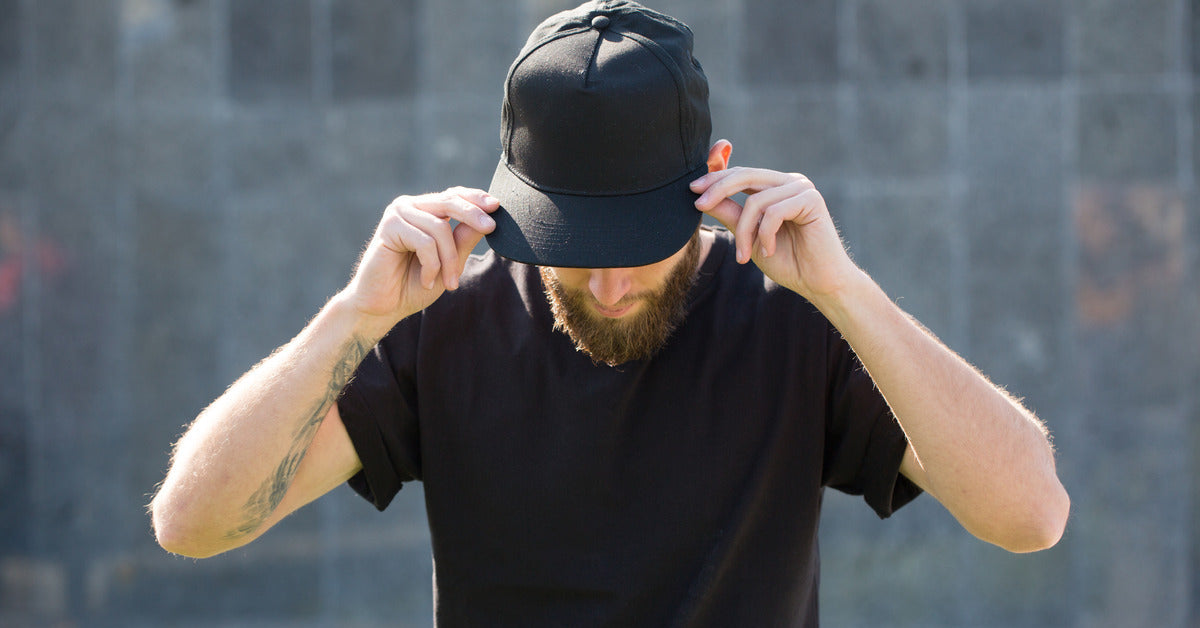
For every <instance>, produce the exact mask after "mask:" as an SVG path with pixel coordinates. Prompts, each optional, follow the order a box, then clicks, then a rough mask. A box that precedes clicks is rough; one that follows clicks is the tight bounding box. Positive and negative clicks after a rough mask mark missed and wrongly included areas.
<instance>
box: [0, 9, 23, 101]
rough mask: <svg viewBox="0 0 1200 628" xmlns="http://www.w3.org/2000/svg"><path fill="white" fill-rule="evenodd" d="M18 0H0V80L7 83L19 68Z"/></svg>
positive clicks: (19, 23) (19, 14)
mask: <svg viewBox="0 0 1200 628" xmlns="http://www.w3.org/2000/svg"><path fill="white" fill-rule="evenodd" d="M21 13H22V12H21V3H20V0H0V81H3V83H0V84H3V85H9V84H10V83H9V81H14V80H15V79H16V75H17V74H18V73H19V72H20V70H21V43H22V41H23V39H24V37H23V36H22V33H21Z"/></svg>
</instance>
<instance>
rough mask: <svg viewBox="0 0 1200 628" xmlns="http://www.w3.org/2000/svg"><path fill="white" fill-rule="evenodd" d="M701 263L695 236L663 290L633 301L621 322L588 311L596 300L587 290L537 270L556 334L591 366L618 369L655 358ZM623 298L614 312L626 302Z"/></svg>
mask: <svg viewBox="0 0 1200 628" xmlns="http://www.w3.org/2000/svg"><path fill="white" fill-rule="evenodd" d="M699 259H700V238H699V231H697V233H696V235H693V236H692V239H691V240H690V241H689V242H688V244H687V250H686V251H685V253H684V256H683V259H681V260H680V261H679V263H678V264H676V265H675V267H674V268H672V269H671V271H670V274H668V275H667V279H666V281H664V282H663V285H662V287H661V288H659V289H658V290H657V291H655V292H651V293H649V294H646V293H642V294H641V295H639V296H635V297H633V299H631V301H640V302H642V309H641V311H639V312H635V313H633V314H630V315H629V316H625V317H622V318H616V319H613V318H607V317H605V316H602V315H600V314H598V313H596V312H595V311H594V310H593V309H592V306H591V302H593V301H594V300H595V299H594V297H593V296H592V295H591V294H590V293H589V292H588V291H586V290H576V289H571V288H567V287H566V286H564V285H562V283H561V282H559V280H558V277H557V276H556V275H555V274H554V271H552V270H550V269H549V268H539V269H538V271H539V272H540V273H541V276H542V286H543V287H544V288H545V291H546V300H547V301H549V303H550V312H551V313H552V314H553V315H554V329H556V330H558V331H562V332H565V333H566V334H567V336H568V337H570V338H571V341H572V342H574V343H575V349H576V350H578V351H581V352H583V353H584V354H586V355H587V356H588V357H590V358H591V359H592V362H594V363H597V364H600V363H604V364H607V365H609V366H616V365H618V364H623V363H625V362H629V361H631V360H645V359H649V358H651V357H653V356H654V354H656V353H658V350H659V349H661V348H662V347H663V345H665V344H666V342H667V339H668V338H670V337H671V334H672V333H673V332H674V331H675V329H676V328H678V327H679V325H680V323H682V322H683V319H684V318H685V317H686V316H687V296H688V292H689V291H690V290H691V288H692V284H693V283H695V280H696V264H697V262H698V261H699ZM626 299H629V297H626V298H624V299H622V300H621V302H618V304H617V307H621V305H622V303H626Z"/></svg>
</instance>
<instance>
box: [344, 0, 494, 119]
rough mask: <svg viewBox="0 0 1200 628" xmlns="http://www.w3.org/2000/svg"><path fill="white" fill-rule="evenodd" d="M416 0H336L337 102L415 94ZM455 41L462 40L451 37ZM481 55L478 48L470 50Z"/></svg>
mask: <svg viewBox="0 0 1200 628" xmlns="http://www.w3.org/2000/svg"><path fill="white" fill-rule="evenodd" d="M416 4H417V3H416V2H415V1H414V0H404V1H401V2H388V3H379V2H371V1H369V0H334V2H333V5H332V7H331V11H332V16H331V19H332V28H331V31H332V44H331V47H332V57H333V58H332V68H333V84H332V87H333V98H334V100H335V101H351V100H361V99H380V98H396V97H400V96H407V95H411V94H412V93H413V91H414V88H415V85H416V82H417V77H418V69H419V61H420V59H419V57H418V50H419V49H418V42H419V41H420V33H419V32H418V30H417V28H418V26H419V24H420V22H419V19H418V18H417V15H418V14H417V6H416ZM448 39H451V40H453V41H461V40H460V39H459V38H457V37H450V38H448ZM465 48H467V49H468V50H472V51H475V52H476V53H478V48H476V47H475V46H473V45H472V46H465Z"/></svg>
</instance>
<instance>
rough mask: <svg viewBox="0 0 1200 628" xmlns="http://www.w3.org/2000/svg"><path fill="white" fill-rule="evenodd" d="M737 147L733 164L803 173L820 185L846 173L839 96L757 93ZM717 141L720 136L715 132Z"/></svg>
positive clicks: (783, 91)
mask: <svg viewBox="0 0 1200 628" xmlns="http://www.w3.org/2000/svg"><path fill="white" fill-rule="evenodd" d="M749 99H750V102H749V103H748V105H747V106H748V108H749V109H750V110H751V111H753V115H746V116H744V118H743V119H742V120H741V128H740V129H739V131H740V132H739V133H738V135H737V138H736V139H737V141H736V142H735V144H734V152H733V157H734V159H735V163H742V164H746V165H753V166H762V167H767V168H773V169H776V170H782V171H786V172H792V171H794V172H803V173H804V174H805V175H807V176H809V177H811V178H812V179H813V180H814V181H815V182H816V183H817V184H818V185H820V183H821V180H822V179H825V178H829V177H839V176H845V175H846V174H848V173H847V170H848V166H847V163H846V162H847V159H846V154H845V151H846V146H847V145H848V144H849V142H847V141H846V138H844V137H843V136H842V134H841V129H842V128H844V125H843V124H841V119H842V118H843V117H844V115H845V114H844V113H843V109H842V107H841V106H840V101H839V99H838V97H837V95H836V94H833V93H797V92H796V91H795V90H766V89H763V90H754V91H752V92H751V93H750V94H749ZM717 137H721V135H719V134H717Z"/></svg>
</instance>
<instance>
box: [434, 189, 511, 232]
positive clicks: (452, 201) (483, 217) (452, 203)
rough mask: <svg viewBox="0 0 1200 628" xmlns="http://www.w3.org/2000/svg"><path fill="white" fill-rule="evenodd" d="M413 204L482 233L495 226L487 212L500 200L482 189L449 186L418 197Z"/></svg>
mask: <svg viewBox="0 0 1200 628" xmlns="http://www.w3.org/2000/svg"><path fill="white" fill-rule="evenodd" d="M414 205H415V206H416V207H418V208H420V209H422V210H424V211H426V212H429V213H430V214H432V215H434V216H437V217H438V218H451V219H454V220H457V221H458V222H460V223H466V224H468V225H471V226H472V227H474V228H475V229H479V230H481V231H483V232H484V233H490V232H491V231H492V229H495V228H496V222H495V221H494V220H492V217H491V216H489V215H488V214H489V213H491V212H494V211H496V210H497V209H499V207H500V201H499V200H497V199H496V198H495V197H493V196H491V195H490V194H488V193H487V192H484V191H483V190H476V189H471V188H450V189H449V190H446V191H445V192H443V193H440V194H431V195H428V196H424V197H420V198H418V199H417V200H416V202H414Z"/></svg>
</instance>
